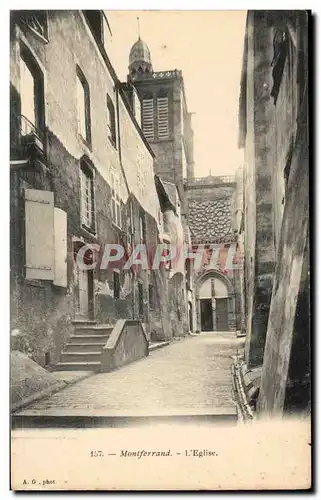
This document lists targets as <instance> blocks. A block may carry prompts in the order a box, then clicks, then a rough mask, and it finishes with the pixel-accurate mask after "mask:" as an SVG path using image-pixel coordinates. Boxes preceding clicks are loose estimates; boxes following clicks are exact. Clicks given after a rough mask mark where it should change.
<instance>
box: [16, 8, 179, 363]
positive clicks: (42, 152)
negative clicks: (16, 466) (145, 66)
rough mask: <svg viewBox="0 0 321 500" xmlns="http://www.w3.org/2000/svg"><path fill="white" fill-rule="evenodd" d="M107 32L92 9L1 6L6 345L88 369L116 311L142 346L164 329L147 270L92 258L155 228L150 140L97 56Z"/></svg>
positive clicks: (155, 236)
mask: <svg viewBox="0 0 321 500" xmlns="http://www.w3.org/2000/svg"><path fill="white" fill-rule="evenodd" d="M111 36H112V35H111V30H110V27H109V24H108V20H107V18H106V16H105V14H104V13H103V11H98V10H97V11H13V12H12V14H11V29H10V108H11V117H10V118H11V119H10V127H11V140H10V171H11V196H10V211H11V213H10V216H11V225H10V238H11V332H12V348H13V349H20V350H21V351H23V352H26V353H28V354H29V355H30V356H31V357H32V358H33V359H34V360H35V361H37V362H38V363H39V364H41V365H43V366H49V365H50V366H53V365H55V366H56V367H57V366H60V367H61V368H62V369H68V368H69V367H72V368H73V369H77V368H79V369H84V368H89V369H96V370H99V369H100V362H99V359H100V358H99V355H100V351H99V349H98V348H97V345H99V346H100V345H104V344H105V343H106V339H107V338H108V337H109V336H110V333H111V331H112V329H113V327H114V325H115V323H116V322H117V320H120V319H121V320H126V321H129V320H130V321H131V324H130V325H131V326H130V327H129V328H133V325H134V324H135V325H139V328H138V330H139V332H140V333H139V334H138V333H137V342H138V344H139V343H142V342H143V343H144V346H142V349H143V350H144V349H145V340H146V339H145V337H146V338H147V339H148V338H150V336H151V334H152V332H153V331H156V332H158V333H157V336H158V338H160V337H162V336H163V337H165V338H168V337H170V336H171V335H172V329H171V327H170V324H169V322H168V317H169V312H168V309H167V303H168V302H165V304H163V307H162V308H160V307H159V303H158V300H159V299H158V297H159V295H160V290H159V287H160V285H161V284H160V282H159V280H158V276H157V272H154V271H153V269H149V270H143V269H140V268H138V269H136V268H135V269H132V268H130V269H127V270H126V269H123V268H119V267H118V266H117V265H116V264H115V265H109V266H108V267H107V269H102V268H101V266H99V265H97V264H99V263H100V259H101V257H102V255H101V253H102V250H101V249H102V248H104V245H105V244H106V243H107V244H121V245H122V246H123V248H124V249H125V256H124V258H125V257H129V256H130V249H132V248H134V247H135V245H137V244H141V243H146V242H147V243H148V245H150V246H155V245H156V244H157V243H158V242H159V241H160V234H161V232H162V231H163V229H162V224H163V221H162V218H163V216H162V210H161V206H160V203H159V199H158V195H157V190H156V186H155V178H154V161H155V152H154V151H153V149H152V148H151V145H150V144H149V142H148V141H147V139H146V137H145V135H144V133H143V130H142V129H141V126H140V118H139V112H136V110H137V109H139V102H138V101H136V105H137V106H136V105H135V106H136V107H135V106H134V107H133V106H131V105H130V103H129V101H128V95H127V93H126V89H125V88H124V86H123V84H121V82H120V81H119V80H118V78H117V75H116V74H115V71H114V69H113V67H112V65H111V63H110V60H109V58H108V48H109V43H110V39H111ZM135 95H136V94H135ZM162 102H163V101H162ZM145 134H146V131H145ZM88 244H91V245H93V248H94V250H95V251H91V252H89V253H86V254H85V263H86V265H87V268H86V269H80V268H79V266H77V265H75V258H76V256H77V255H78V253H79V251H81V249H82V248H83V249H84V245H88ZM140 325H143V326H142V327H141V326H140ZM80 333H81V334H82V335H83V334H84V333H85V337H82V343H83V341H84V339H85V338H87V344H86V345H88V349H89V352H87V351H86V349H85V348H84V346H79V345H78V343H77V342H76V341H77V338H79V335H80ZM135 335H136V334H135ZM144 336H145V337H144ZM144 339H145V340H144ZM125 341H126V342H127V340H126V339H125ZM125 341H124V342H125ZM93 343H97V345H96V346H93ZM129 348H132V347H129ZM135 349H136V347H135ZM137 349H138V350H139V347H137ZM124 356H125V355H124ZM125 357H126V356H125Z"/></svg>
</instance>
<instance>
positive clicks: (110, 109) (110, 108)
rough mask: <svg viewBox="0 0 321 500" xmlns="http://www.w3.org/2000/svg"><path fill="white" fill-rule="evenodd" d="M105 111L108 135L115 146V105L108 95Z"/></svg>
mask: <svg viewBox="0 0 321 500" xmlns="http://www.w3.org/2000/svg"><path fill="white" fill-rule="evenodd" d="M107 113H108V122H107V126H108V137H109V140H110V141H111V143H112V145H113V146H114V147H116V118H115V107H114V104H113V101H112V100H111V98H110V96H109V95H107Z"/></svg>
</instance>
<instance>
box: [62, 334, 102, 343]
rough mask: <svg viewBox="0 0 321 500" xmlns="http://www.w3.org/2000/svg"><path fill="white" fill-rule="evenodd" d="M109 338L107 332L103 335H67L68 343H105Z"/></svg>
mask: <svg viewBox="0 0 321 500" xmlns="http://www.w3.org/2000/svg"><path fill="white" fill-rule="evenodd" d="M108 339H109V334H104V335H72V336H71V337H69V339H68V340H69V342H68V343H69V344H74V343H76V344H105V343H106V342H107V340H108Z"/></svg>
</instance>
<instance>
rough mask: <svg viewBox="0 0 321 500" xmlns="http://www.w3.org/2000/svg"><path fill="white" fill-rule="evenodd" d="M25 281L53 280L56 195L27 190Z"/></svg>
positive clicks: (48, 192) (49, 192)
mask: <svg viewBox="0 0 321 500" xmlns="http://www.w3.org/2000/svg"><path fill="white" fill-rule="evenodd" d="M25 243H26V255H25V257H26V261H25V267H26V279H34V280H53V279H54V194H53V193H52V192H51V191H42V190H41V191H39V190H36V189H25Z"/></svg>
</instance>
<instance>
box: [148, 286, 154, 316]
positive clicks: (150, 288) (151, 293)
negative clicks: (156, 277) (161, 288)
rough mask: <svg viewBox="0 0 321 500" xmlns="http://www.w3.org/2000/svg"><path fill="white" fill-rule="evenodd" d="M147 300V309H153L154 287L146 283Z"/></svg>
mask: <svg viewBox="0 0 321 500" xmlns="http://www.w3.org/2000/svg"><path fill="white" fill-rule="evenodd" d="M148 301H149V309H150V310H151V311H154V310H155V309H156V301H155V288H154V286H153V285H148Z"/></svg>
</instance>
